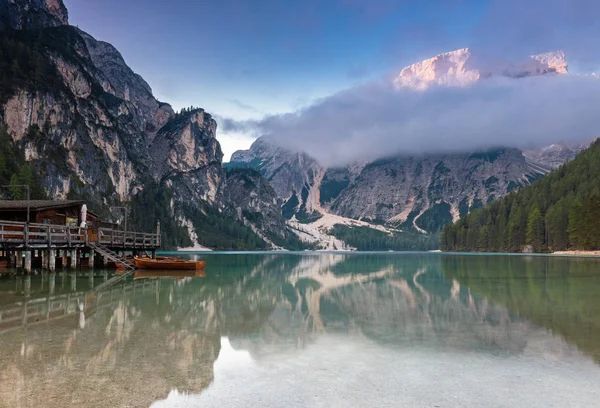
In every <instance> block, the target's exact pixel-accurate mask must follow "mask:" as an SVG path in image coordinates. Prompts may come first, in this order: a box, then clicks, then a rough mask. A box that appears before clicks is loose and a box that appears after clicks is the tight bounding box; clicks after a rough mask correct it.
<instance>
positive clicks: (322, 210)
mask: <svg viewBox="0 0 600 408" xmlns="http://www.w3.org/2000/svg"><path fill="white" fill-rule="evenodd" d="M567 73H568V69H567V62H566V58H565V54H564V53H563V52H561V51H556V52H551V53H545V54H539V55H534V56H531V57H530V58H529V59H528V60H527V61H525V62H524V63H522V64H516V65H515V64H508V63H503V64H496V65H494V66H491V67H487V68H485V67H484V65H483V64H482V63H481V60H480V59H478V58H477V56H476V55H474V54H473V53H472V52H471V51H470V50H469V49H467V48H465V49H461V50H456V51H452V52H449V53H445V54H441V55H438V56H436V57H433V58H431V59H428V60H425V61H422V62H419V63H416V64H413V65H411V66H408V67H406V68H404V69H402V70H401V71H400V73H399V74H398V76H397V77H396V79H395V80H394V82H393V84H390V86H393V87H394V88H395V89H397V90H399V89H404V88H408V89H409V90H420V91H423V90H426V89H427V88H428V87H430V86H433V85H435V86H468V85H471V84H473V83H475V82H476V81H480V80H483V79H486V78H490V77H492V76H501V77H507V78H512V79H514V80H518V78H522V77H525V76H531V75H551V74H556V75H558V74H567ZM581 149H582V146H569V145H566V144H556V145H552V146H548V147H544V148H541V149H531V150H527V151H521V150H519V149H514V148H508V147H498V148H493V149H489V150H486V151H465V152H462V153H449V154H423V155H412V156H410V155H396V156H390V157H383V158H380V159H379V160H375V161H372V162H364V163H352V164H349V165H347V166H342V167H337V168H328V167H326V166H323V165H321V164H320V163H319V162H318V161H317V160H315V159H314V158H312V157H310V156H309V155H308V154H306V153H305V152H301V151H294V150H290V149H289V148H286V147H285V146H282V145H279V144H278V139H277V135H273V136H268V137H260V138H258V139H257V140H256V141H255V142H254V143H253V144H252V146H251V147H250V149H249V150H245V151H238V152H235V153H234V154H233V155H232V157H231V162H230V163H229V164H228V166H232V167H240V166H245V167H251V168H255V169H257V170H259V171H260V172H261V173H262V174H263V175H264V176H265V177H266V178H267V180H269V182H270V183H271V184H272V185H273V187H274V189H275V192H276V193H277V195H278V197H279V198H280V199H282V200H283V202H284V205H283V214H284V216H285V217H286V218H287V219H288V220H290V221H288V223H292V224H293V225H296V226H298V225H297V223H299V224H304V225H303V227H302V228H303V229H304V230H311V232H312V233H313V234H316V235H319V234H318V233H320V234H321V238H326V235H327V234H329V233H334V232H336V231H337V232H340V231H341V227H338V228H337V229H335V228H333V226H335V225H336V224H341V225H346V226H351V227H353V228H356V227H371V228H373V227H375V228H378V229H383V232H386V233H388V234H392V235H393V234H395V233H396V232H397V230H402V231H407V230H411V231H418V232H434V233H435V232H439V231H440V230H441V229H442V228H443V226H444V225H446V224H447V223H448V222H451V221H457V220H458V219H459V217H461V216H464V215H466V214H468V213H469V212H470V211H472V210H474V209H477V208H480V207H482V206H484V205H486V204H488V203H490V202H492V201H494V200H496V199H498V198H500V197H503V196H505V195H506V194H508V193H510V192H511V191H514V190H516V189H518V188H519V187H520V186H523V185H528V184H530V183H531V182H533V181H534V180H536V179H538V178H540V177H542V176H544V175H545V174H547V173H548V172H549V171H550V170H552V169H553V168H556V167H558V166H560V165H561V164H562V163H564V162H565V161H568V160H571V159H573V157H575V154H576V153H577V152H579V151H580V150H581ZM332 217H333V218H332ZM322 218H325V220H323V219H322ZM333 219H335V221H333ZM357 221H359V222H361V223H362V224H360V225H357V224H356V222H357ZM323 235H325V236H323ZM342 235H343V236H344V237H348V236H349V235H354V234H349V233H348V232H347V231H346V232H344V233H343V234H342ZM340 236H341V235H339V234H338V236H337V237H338V238H339V237H340Z"/></svg>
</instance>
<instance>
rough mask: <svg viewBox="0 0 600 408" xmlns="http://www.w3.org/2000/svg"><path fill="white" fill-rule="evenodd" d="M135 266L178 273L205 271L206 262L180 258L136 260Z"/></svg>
mask: <svg viewBox="0 0 600 408" xmlns="http://www.w3.org/2000/svg"><path fill="white" fill-rule="evenodd" d="M133 262H134V263H135V266H137V267H138V268H140V269H163V270H164V269H169V270H176V271H187V270H199V269H203V268H204V265H206V262H204V261H191V260H186V259H179V258H166V257H165V258H159V259H152V258H137V257H136V258H135V259H134V260H133Z"/></svg>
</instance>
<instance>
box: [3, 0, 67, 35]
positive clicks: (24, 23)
mask: <svg viewBox="0 0 600 408" xmlns="http://www.w3.org/2000/svg"><path fill="white" fill-rule="evenodd" d="M68 20H69V18H68V12H67V8H66V7H65V5H64V4H63V2H62V0H17V1H15V0H0V29H4V28H12V29H15V30H23V29H34V28H45V27H57V26H61V25H67V24H68Z"/></svg>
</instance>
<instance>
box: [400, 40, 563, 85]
mask: <svg viewBox="0 0 600 408" xmlns="http://www.w3.org/2000/svg"><path fill="white" fill-rule="evenodd" d="M567 73H568V65H567V61H566V58H565V53H564V52H562V51H555V52H548V53H544V54H538V55H532V56H530V57H529V59H528V60H527V61H525V62H523V63H521V64H516V65H515V64H510V63H506V62H502V63H498V62H495V63H494V64H493V65H492V64H490V63H487V62H485V63H484V62H483V61H482V60H481V59H478V58H477V55H474V54H473V53H472V52H471V50H470V49H468V48H463V49H460V50H455V51H451V52H447V53H444V54H440V55H437V56H435V57H433V58H430V59H427V60H424V61H421V62H418V63H416V64H413V65H410V66H408V67H406V68H404V69H402V70H401V71H400V73H399V74H398V76H397V77H396V78H395V79H394V87H395V88H396V89H401V88H409V89H413V90H425V89H427V88H429V87H430V86H434V85H437V86H452V87H462V86H467V85H472V84H473V83H475V82H477V81H479V80H482V79H487V78H491V77H508V78H521V77H525V76H532V75H545V74H567Z"/></svg>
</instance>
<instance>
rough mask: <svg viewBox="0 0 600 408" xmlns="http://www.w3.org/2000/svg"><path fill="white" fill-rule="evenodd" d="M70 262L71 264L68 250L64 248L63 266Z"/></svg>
mask: <svg viewBox="0 0 600 408" xmlns="http://www.w3.org/2000/svg"><path fill="white" fill-rule="evenodd" d="M68 264H69V258H68V256H67V250H66V249H63V250H62V267H63V268H66V267H67V265H68Z"/></svg>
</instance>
